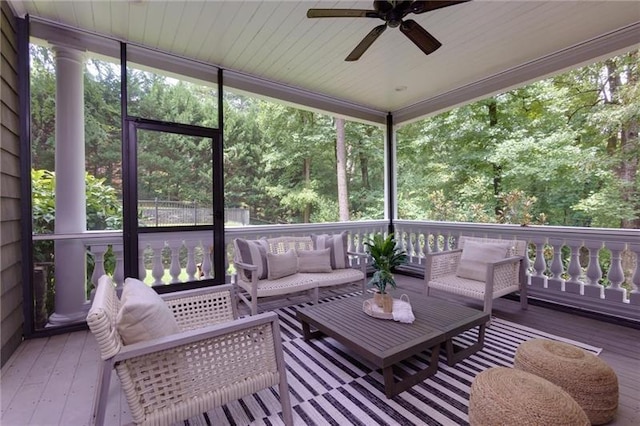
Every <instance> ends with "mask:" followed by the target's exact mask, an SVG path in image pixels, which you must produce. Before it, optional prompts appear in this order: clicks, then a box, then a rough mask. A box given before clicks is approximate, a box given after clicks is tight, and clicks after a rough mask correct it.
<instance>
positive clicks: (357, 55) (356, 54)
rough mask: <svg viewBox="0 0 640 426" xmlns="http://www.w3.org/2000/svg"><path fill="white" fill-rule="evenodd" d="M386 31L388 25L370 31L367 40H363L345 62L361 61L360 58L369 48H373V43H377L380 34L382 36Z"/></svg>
mask: <svg viewBox="0 0 640 426" xmlns="http://www.w3.org/2000/svg"><path fill="white" fill-rule="evenodd" d="M386 29H387V25H386V24H382V25H378V26H377V27H375V28H374V29H372V30H371V31H369V34H367V35H366V36H365V38H363V39H362V41H361V42H360V43H359V44H358V45H357V46H356V48H355V49H353V50H352V51H351V53H349V56H347V57H346V59H345V61H357V60H358V59H360V56H362V54H363V53H364V52H365V51H366V50H367V49H368V48H369V46H371V45H372V44H373V42H374V41H376V39H377V38H378V37H380V34H382V33H383V32H384V30H386Z"/></svg>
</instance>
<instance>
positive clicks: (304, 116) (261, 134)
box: [224, 91, 384, 226]
mask: <svg viewBox="0 0 640 426" xmlns="http://www.w3.org/2000/svg"><path fill="white" fill-rule="evenodd" d="M224 100H225V123H224V124H225V129H224V138H225V144H224V173H225V203H226V205H225V208H226V210H225V216H226V220H227V223H226V225H227V226H234V225H247V224H249V223H250V224H255V225H258V224H277V223H322V222H337V221H340V220H359V219H382V218H383V217H384V135H383V132H382V129H380V128H379V127H376V126H372V125H366V124H362V123H357V122H351V121H347V120H342V121H341V120H340V119H338V118H335V117H331V116H329V115H325V114H320V113H317V112H312V111H306V110H302V109H298V108H294V107H289V106H285V105H283V104H279V103H277V102H271V101H266V100H261V99H257V98H253V97H249V96H245V95H240V94H236V93H233V92H229V91H225V96H224ZM339 129H340V130H339ZM339 134H343V135H344V137H343V138H340V137H338V135H339ZM341 150H342V154H343V155H344V160H343V161H338V158H341V157H340V156H339V153H340V152H341ZM340 165H342V166H343V169H342V172H341V171H340ZM339 188H342V189H339ZM341 205H342V207H343V209H342V214H341V213H340V210H341V209H340V206H341ZM345 211H346V214H347V216H348V217H345V216H343V215H344V214H345Z"/></svg>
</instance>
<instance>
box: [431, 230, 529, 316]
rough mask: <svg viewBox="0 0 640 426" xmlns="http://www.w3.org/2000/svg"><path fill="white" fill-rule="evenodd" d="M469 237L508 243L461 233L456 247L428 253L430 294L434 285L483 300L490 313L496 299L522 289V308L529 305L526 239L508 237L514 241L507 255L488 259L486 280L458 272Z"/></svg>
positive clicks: (490, 241)
mask: <svg viewBox="0 0 640 426" xmlns="http://www.w3.org/2000/svg"><path fill="white" fill-rule="evenodd" d="M467 241H474V242H482V243H489V244H491V243H505V241H507V240H498V239H489V238H475V237H466V236H461V237H460V238H459V239H458V248H457V249H455V250H448V251H443V252H438V253H429V254H427V256H426V264H425V274H424V280H425V291H426V293H427V295H429V294H430V293H431V290H434V289H435V290H439V291H443V292H447V293H451V294H455V295H459V296H465V297H469V298H472V299H476V300H481V301H483V302H484V312H487V313H489V314H491V310H492V305H493V299H497V298H499V297H502V296H504V295H507V294H510V293H513V292H520V303H521V306H522V309H527V284H526V276H525V267H526V265H525V264H524V256H525V255H526V250H527V243H526V241H520V240H508V242H509V243H511V244H512V245H511V246H510V247H509V248H508V250H507V257H506V258H504V259H501V260H499V261H496V262H492V263H487V268H486V275H485V278H484V281H477V280H473V279H468V278H462V277H460V276H458V275H457V274H456V271H457V270H458V265H459V263H460V259H461V257H462V251H463V248H464V245H465V242H467Z"/></svg>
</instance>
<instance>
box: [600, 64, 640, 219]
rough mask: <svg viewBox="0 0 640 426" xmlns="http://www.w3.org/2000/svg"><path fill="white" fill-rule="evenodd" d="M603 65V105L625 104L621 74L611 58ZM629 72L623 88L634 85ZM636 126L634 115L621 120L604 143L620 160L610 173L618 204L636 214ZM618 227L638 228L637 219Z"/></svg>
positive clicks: (638, 206)
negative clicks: (605, 92) (605, 87)
mask: <svg viewBox="0 0 640 426" xmlns="http://www.w3.org/2000/svg"><path fill="white" fill-rule="evenodd" d="M629 55H634V56H637V52H632V53H630V54H629ZM636 62H637V61H636ZM605 66H606V70H607V76H608V80H607V83H608V86H609V97H608V99H607V98H606V97H605V103H608V104H614V105H618V104H626V102H627V101H625V100H624V99H621V98H622V97H624V96H623V95H622V93H621V92H622V87H623V86H624V85H625V83H623V82H622V81H623V79H622V78H621V73H622V72H624V71H621V70H620V68H619V67H618V64H617V63H616V62H615V61H614V60H611V59H610V60H608V61H606V62H605ZM633 71H634V68H633V67H627V69H626V75H625V81H626V85H627V86H634V85H636V84H637V82H638V75H637V74H635V73H634V72H633ZM636 72H637V71H636ZM639 127H640V126H639V123H638V119H637V118H635V116H634V117H631V118H629V119H628V120H627V121H623V122H622V123H621V125H620V128H619V129H618V131H617V132H616V133H612V134H611V135H610V136H609V139H608V141H607V152H609V154H611V155H613V154H616V153H617V154H618V156H619V158H620V162H619V163H618V165H617V166H616V167H615V169H614V171H615V174H616V176H617V177H618V179H620V184H621V186H622V194H621V196H622V201H623V202H624V203H629V204H631V205H632V206H633V208H634V211H636V212H640V203H639V202H638V201H636V200H635V197H636V194H637V188H636V178H637V175H638V160H639V155H638V152H639V150H640V142H639V141H638V128H639ZM620 227H621V228H626V229H640V218H638V215H637V214H636V216H635V217H634V218H632V219H627V218H622V219H621V220H620Z"/></svg>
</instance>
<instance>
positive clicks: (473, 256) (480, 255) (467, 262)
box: [456, 241, 513, 281]
mask: <svg viewBox="0 0 640 426" xmlns="http://www.w3.org/2000/svg"><path fill="white" fill-rule="evenodd" d="M512 245H513V244H512V243H510V242H508V241H505V242H479V241H466V242H465V244H464V247H463V248H462V256H461V257H460V263H459V264H458V269H457V270H456V275H457V276H458V277H460V278H467V279H470V280H476V281H484V280H485V278H486V275H487V264H488V263H493V262H497V261H499V260H502V259H504V258H505V257H506V256H507V250H509V249H510V248H511V246H512Z"/></svg>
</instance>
